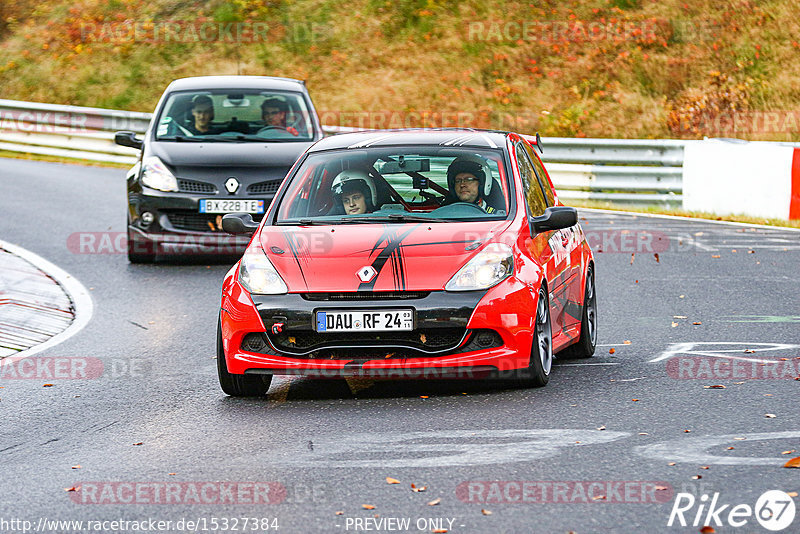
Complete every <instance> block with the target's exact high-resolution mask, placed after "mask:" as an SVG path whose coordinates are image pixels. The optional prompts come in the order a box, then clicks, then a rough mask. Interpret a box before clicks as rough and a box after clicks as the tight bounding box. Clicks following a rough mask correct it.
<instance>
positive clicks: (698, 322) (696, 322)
mask: <svg viewBox="0 0 800 534" xmlns="http://www.w3.org/2000/svg"><path fill="white" fill-rule="evenodd" d="M692 324H695V325H697V324H703V323H701V322H700V321H695V322H693V323H692Z"/></svg>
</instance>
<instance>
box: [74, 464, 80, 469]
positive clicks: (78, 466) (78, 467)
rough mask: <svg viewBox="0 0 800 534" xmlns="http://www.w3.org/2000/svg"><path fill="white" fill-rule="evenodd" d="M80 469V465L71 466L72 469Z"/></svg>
mask: <svg viewBox="0 0 800 534" xmlns="http://www.w3.org/2000/svg"><path fill="white" fill-rule="evenodd" d="M80 468H81V465H80V464H78V465H73V466H72V469H80Z"/></svg>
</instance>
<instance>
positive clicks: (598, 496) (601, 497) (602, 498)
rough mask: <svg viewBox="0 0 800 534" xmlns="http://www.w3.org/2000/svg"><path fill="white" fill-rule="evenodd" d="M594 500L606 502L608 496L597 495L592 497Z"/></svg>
mask: <svg viewBox="0 0 800 534" xmlns="http://www.w3.org/2000/svg"><path fill="white" fill-rule="evenodd" d="M592 500H593V501H604V500H606V496H605V495H595V496H594V497H592Z"/></svg>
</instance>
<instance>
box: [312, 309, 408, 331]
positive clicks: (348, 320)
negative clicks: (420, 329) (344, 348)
mask: <svg viewBox="0 0 800 534" xmlns="http://www.w3.org/2000/svg"><path fill="white" fill-rule="evenodd" d="M315 325H316V329H317V332H387V331H392V332H403V331H408V330H413V329H414V312H413V310H363V311H362V310H347V311H317V315H316V321H315Z"/></svg>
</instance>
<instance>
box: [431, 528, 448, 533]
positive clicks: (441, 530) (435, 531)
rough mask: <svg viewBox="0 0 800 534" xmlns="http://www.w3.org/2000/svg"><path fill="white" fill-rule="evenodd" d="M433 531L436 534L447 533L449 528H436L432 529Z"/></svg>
mask: <svg viewBox="0 0 800 534" xmlns="http://www.w3.org/2000/svg"><path fill="white" fill-rule="evenodd" d="M431 532H434V533H436V534H447V529H446V528H436V529H433V530H431Z"/></svg>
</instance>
